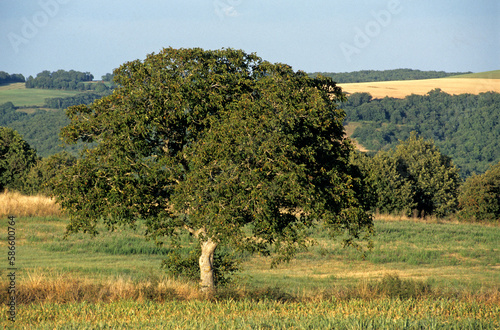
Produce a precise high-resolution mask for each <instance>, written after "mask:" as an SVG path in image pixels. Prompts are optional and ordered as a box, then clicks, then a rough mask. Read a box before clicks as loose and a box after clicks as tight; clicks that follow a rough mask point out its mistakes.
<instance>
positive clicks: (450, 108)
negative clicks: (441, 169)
mask: <svg viewBox="0 0 500 330" xmlns="http://www.w3.org/2000/svg"><path fill="white" fill-rule="evenodd" d="M350 98H351V99H352V100H353V101H352V102H351V101H349V102H347V103H345V106H344V109H345V111H346V114H347V116H346V121H349V122H362V125H360V126H359V127H358V128H357V129H356V130H355V131H354V133H353V136H352V137H353V138H356V140H357V141H358V142H359V143H360V144H362V145H363V146H364V147H366V148H367V149H369V150H372V151H378V150H389V149H391V148H394V147H395V146H396V145H397V144H398V141H399V140H405V139H407V138H408V137H409V135H410V132H412V131H415V132H417V133H418V135H419V136H422V137H424V138H425V139H433V140H434V141H435V143H436V146H438V147H439V149H440V150H441V152H442V153H443V154H445V155H448V156H449V157H451V158H452V159H453V162H454V163H455V164H456V165H457V166H458V167H459V168H460V170H461V175H462V177H463V178H466V177H468V176H470V175H472V174H473V173H474V172H476V173H484V172H485V171H486V170H487V169H488V168H489V167H490V166H491V165H493V164H496V163H497V162H499V161H500V130H499V129H498V122H499V120H500V118H499V116H500V111H499V110H500V108H499V105H500V94H499V93H482V94H479V95H472V94H461V95H449V94H447V93H444V92H442V91H440V90H434V91H431V92H429V93H428V94H427V95H423V96H420V95H409V96H407V97H406V98H404V99H395V98H389V97H386V98H384V99H371V98H369V97H368V96H367V95H364V94H362V95H358V94H353V95H351V96H350Z"/></svg>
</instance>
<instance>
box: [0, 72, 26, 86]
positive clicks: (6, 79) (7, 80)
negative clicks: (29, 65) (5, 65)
mask: <svg viewBox="0 0 500 330" xmlns="http://www.w3.org/2000/svg"><path fill="white" fill-rule="evenodd" d="M24 81H25V78H24V76H23V75H22V74H20V73H13V74H8V73H7V72H5V71H0V85H5V84H12V83H19V82H24Z"/></svg>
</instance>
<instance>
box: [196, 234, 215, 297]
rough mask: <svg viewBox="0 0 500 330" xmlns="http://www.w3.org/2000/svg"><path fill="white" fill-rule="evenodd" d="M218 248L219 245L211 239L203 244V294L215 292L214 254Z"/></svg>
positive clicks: (201, 278) (201, 261) (201, 282)
mask: <svg viewBox="0 0 500 330" xmlns="http://www.w3.org/2000/svg"><path fill="white" fill-rule="evenodd" d="M216 247H217V243H215V242H213V241H212V240H211V239H208V240H207V241H203V242H201V256H200V286H201V291H202V292H207V293H211V292H213V291H214V290H215V282H214V252H215V248H216Z"/></svg>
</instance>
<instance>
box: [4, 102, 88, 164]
mask: <svg viewBox="0 0 500 330" xmlns="http://www.w3.org/2000/svg"><path fill="white" fill-rule="evenodd" d="M68 123H69V119H68V117H67V116H66V114H65V113H64V111H62V110H58V111H44V110H38V111H36V112H34V113H32V114H27V115H26V116H23V117H22V119H20V120H17V121H14V122H11V123H9V124H8V127H10V128H12V129H15V130H16V131H18V132H19V133H20V134H22V135H23V137H24V139H25V140H26V141H27V142H28V143H29V144H30V145H31V146H33V148H35V149H36V150H37V154H38V155H39V156H41V157H48V156H50V155H54V154H56V153H60V152H63V151H67V152H68V153H71V154H75V155H76V154H77V153H78V151H79V150H81V149H82V144H77V145H71V146H63V145H62V143H61V140H60V138H59V135H58V134H59V132H60V130H61V128H62V127H64V126H66V125H68Z"/></svg>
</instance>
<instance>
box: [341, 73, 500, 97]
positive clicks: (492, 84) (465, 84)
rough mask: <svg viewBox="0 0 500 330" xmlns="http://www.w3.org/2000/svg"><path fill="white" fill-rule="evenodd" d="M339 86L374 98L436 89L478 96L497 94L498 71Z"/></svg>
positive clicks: (499, 83)
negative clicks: (491, 92)
mask: <svg viewBox="0 0 500 330" xmlns="http://www.w3.org/2000/svg"><path fill="white" fill-rule="evenodd" d="M466 78H469V79H466ZM339 86H340V87H342V90H344V91H345V92H347V93H350V94H352V93H370V94H371V95H372V96H373V97H374V98H384V97H386V96H388V97H394V98H404V97H406V96H407V95H410V94H417V95H425V94H427V93H428V92H429V91H431V90H433V89H436V88H439V89H441V90H443V91H444V92H446V93H448V94H465V93H470V94H479V93H484V92H490V91H493V92H497V93H499V92H500V70H497V71H490V72H482V73H477V74H468V75H460V76H453V77H447V78H439V79H422V80H401V81H380V82H364V83H348V84H339Z"/></svg>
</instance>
